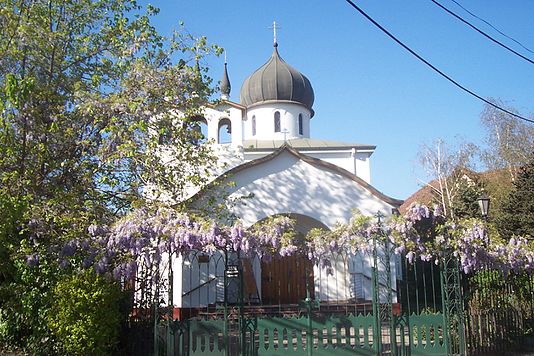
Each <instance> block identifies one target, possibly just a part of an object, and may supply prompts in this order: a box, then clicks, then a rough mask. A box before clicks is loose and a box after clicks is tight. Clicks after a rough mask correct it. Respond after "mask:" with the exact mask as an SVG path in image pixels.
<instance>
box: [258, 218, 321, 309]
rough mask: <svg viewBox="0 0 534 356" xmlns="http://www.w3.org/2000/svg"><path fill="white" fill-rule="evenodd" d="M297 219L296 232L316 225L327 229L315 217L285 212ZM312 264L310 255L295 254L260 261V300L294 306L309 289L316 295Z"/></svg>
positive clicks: (305, 232)
mask: <svg viewBox="0 0 534 356" xmlns="http://www.w3.org/2000/svg"><path fill="white" fill-rule="evenodd" d="M285 215H287V216H289V217H290V218H292V219H293V220H295V222H296V224H295V229H296V232H297V233H298V234H300V235H302V236H304V235H306V234H307V233H308V232H309V231H310V230H311V229H313V228H322V229H328V227H327V226H326V225H324V224H323V223H321V222H320V221H318V220H315V219H314V218H311V217H309V216H305V215H301V214H285ZM313 273H314V272H313V263H312V262H311V261H310V260H309V259H308V257H307V256H302V255H294V256H286V257H279V258H272V259H263V260H262V261H261V303H262V304H263V305H292V304H295V305H296V304H299V303H300V302H302V301H303V300H304V299H305V298H306V295H307V290H309V293H310V297H311V298H314V290H315V287H314V274H313Z"/></svg>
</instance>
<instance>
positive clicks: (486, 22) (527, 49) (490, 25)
mask: <svg viewBox="0 0 534 356" xmlns="http://www.w3.org/2000/svg"><path fill="white" fill-rule="evenodd" d="M451 1H452V2H453V3H455V4H456V5H458V7H460V8H461V9H462V10H464V11H465V12H467V13H468V14H469V15H471V16H473V17H474V18H476V19H478V20H480V21H482V22H484V23H485V24H486V25H488V26H489V27H491V28H492V29H494V30H495V31H497V32H498V33H499V34H501V35H503V36H504V37H506V38H508V39H509V40H512V41H514V42H515V43H517V44H518V45H520V46H521V47H523V49H524V50H526V51H529V52H530V53H534V52H533V51H532V50H530V49H529V48H528V47H526V46H525V45H523V44H522V43H521V42H519V41H518V40H516V39H514V38H513V37H511V36H508V35H507V34H506V33H504V32H502V31H501V30H499V29H498V28H497V27H495V26H493V25H492V24H491V23H490V22H488V21H486V20H484V19H483V18H482V17H479V16H477V15H476V14H474V13H472V12H471V11H469V10H468V9H466V8H465V7H463V6H462V5H461V4H460V3H459V2H457V1H456V0H451Z"/></svg>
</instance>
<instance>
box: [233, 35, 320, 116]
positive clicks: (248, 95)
mask: <svg viewBox="0 0 534 356" xmlns="http://www.w3.org/2000/svg"><path fill="white" fill-rule="evenodd" d="M240 96H241V98H240V99H241V104H242V105H244V106H246V107H249V106H252V105H254V104H261V103H264V102H269V101H292V102H297V103H300V104H302V105H304V106H306V107H307V108H308V109H310V110H312V106H313V101H314V99H315V96H314V94H313V88H312V86H311V83H310V81H309V80H308V78H306V77H305V76H304V74H302V73H300V72H299V71H298V70H296V69H295V68H293V67H291V66H290V65H289V64H287V63H286V62H285V61H284V60H283V59H282V58H280V55H279V54H278V48H277V45H276V44H275V46H274V51H273V55H272V56H271V58H270V59H269V60H268V61H267V63H265V64H264V65H263V66H261V67H260V68H259V69H258V70H256V71H255V72H254V73H252V75H251V76H249V77H248V78H247V79H245V82H244V83H243V86H242V87H241V95H240Z"/></svg>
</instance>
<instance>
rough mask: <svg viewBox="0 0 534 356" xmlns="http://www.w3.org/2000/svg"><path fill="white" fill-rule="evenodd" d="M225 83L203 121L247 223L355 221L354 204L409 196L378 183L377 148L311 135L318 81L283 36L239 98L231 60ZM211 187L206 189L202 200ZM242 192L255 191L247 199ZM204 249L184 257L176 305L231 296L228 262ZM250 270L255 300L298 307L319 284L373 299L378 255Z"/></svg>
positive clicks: (326, 294)
mask: <svg viewBox="0 0 534 356" xmlns="http://www.w3.org/2000/svg"><path fill="white" fill-rule="evenodd" d="M220 87H221V100H220V102H219V104H217V106H214V107H209V108H206V109H205V110H204V115H203V116H202V117H201V118H200V120H201V121H202V123H203V124H204V125H206V126H207V138H208V139H209V140H210V141H211V142H214V148H215V151H216V153H217V155H218V157H219V159H220V160H221V161H223V162H224V163H225V168H224V171H221V172H219V173H220V175H219V176H218V178H216V179H215V180H216V181H219V183H221V184H220V185H217V186H225V187H226V188H225V189H226V194H227V195H228V197H229V198H234V199H238V200H237V201H238V203H236V204H233V205H232V206H231V207H230V209H231V212H232V214H233V215H234V216H236V217H237V218H239V219H240V220H241V221H242V223H243V225H244V226H245V227H249V226H252V225H254V224H255V223H257V222H259V221H262V220H263V219H266V218H268V217H271V216H276V215H284V216H289V217H291V218H292V219H294V221H295V222H296V230H297V232H298V233H302V234H306V233H307V232H308V231H310V230H311V229H312V228H323V229H332V228H333V227H334V226H335V225H336V223H338V222H340V223H347V222H348V221H349V219H350V218H351V216H352V212H353V210H354V209H357V210H359V211H360V212H361V213H362V214H364V215H369V216H373V215H375V214H376V213H377V212H381V213H382V214H384V215H385V216H388V215H391V214H392V213H394V212H395V211H396V209H398V208H399V207H400V205H401V204H402V201H401V200H397V199H393V198H391V197H388V196H386V195H384V194H383V193H381V192H380V191H378V190H377V189H375V188H374V187H373V186H372V185H371V172H370V170H371V167H370V159H371V156H372V154H373V152H374V150H375V148H376V146H374V145H370V144H360V143H347V142H337V141H332V140H325V139H322V138H312V137H311V134H310V133H311V131H312V130H311V125H312V124H313V121H314V120H321V115H320V113H318V114H317V115H316V114H315V112H314V110H313V103H314V91H313V87H312V84H311V82H310V80H309V79H308V78H307V77H306V76H305V75H304V74H302V73H301V72H299V71H298V70H297V69H295V68H293V67H291V66H290V65H289V64H287V63H286V62H285V61H284V60H283V59H282V57H281V56H280V53H279V48H278V43H277V41H276V36H275V41H274V48H273V52H272V55H271V57H270V58H269V59H268V60H267V62H266V63H265V64H263V65H262V66H261V67H259V68H258V69H257V70H256V71H255V72H254V73H252V74H251V75H250V76H249V77H248V78H247V79H246V80H245V81H244V83H243V84H242V86H241V91H240V98H239V102H234V101H231V100H230V93H231V84H230V80H229V75H228V68H227V63H226V60H225V68H224V76H223V78H222V80H221V84H220ZM224 131H226V132H227V133H228V134H227V135H226V134H225V133H224ZM225 135H226V136H225ZM225 137H226V141H229V142H224V141H225V140H224V138H225ZM223 173H224V174H223ZM213 189H216V188H213ZM208 190H209V189H208ZM203 194H206V192H202V191H201V192H198V193H197V198H198V199H202V195H203ZM240 197H247V199H243V200H242V201H241V203H239V198H240ZM204 257H205V256H192V257H191V258H189V259H188V258H184V259H183V260H181V261H177V264H176V265H175V267H173V268H174V269H175V275H174V279H175V280H174V289H175V294H174V304H175V307H177V308H197V307H205V306H209V305H215V304H217V303H220V302H221V301H222V298H224V296H222V295H221V291H222V290H223V289H224V288H223V286H222V283H223V275H224V273H225V271H224V263H222V262H221V258H216V256H212V258H210V259H209V260H207V259H205V258H204ZM394 264H395V263H394V262H392V266H391V267H392V274H395V273H396V272H395V265H394ZM243 274H244V284H245V302H247V303H250V304H261V305H268V304H277V305H282V304H284V305H291V304H293V305H294V304H297V303H298V302H299V301H300V300H302V299H303V298H305V296H306V288H309V287H310V286H311V290H312V297H313V298H314V299H315V300H319V301H320V302H321V303H323V302H324V303H341V302H347V301H356V300H359V301H362V300H363V301H365V300H370V299H371V257H370V256H365V255H360V254H356V255H350V254H347V256H344V257H340V258H339V259H338V260H336V261H335V262H334V263H333V264H332V266H330V267H328V268H323V267H320V266H311V265H310V263H309V261H308V260H307V259H306V257H286V258H283V259H279V260H272V261H261V260H260V259H251V260H247V261H244V263H243ZM392 281H393V283H392V284H395V283H394V281H395V278H394V277H393V278H392ZM392 287H393V288H395V286H394V285H392Z"/></svg>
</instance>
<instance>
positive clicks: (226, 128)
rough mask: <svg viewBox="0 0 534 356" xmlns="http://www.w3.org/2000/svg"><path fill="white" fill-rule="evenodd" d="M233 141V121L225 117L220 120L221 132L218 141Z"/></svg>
mask: <svg viewBox="0 0 534 356" xmlns="http://www.w3.org/2000/svg"><path fill="white" fill-rule="evenodd" d="M230 142H232V123H231V121H230V119H227V118H224V119H221V120H220V121H219V134H218V142H217V143H230Z"/></svg>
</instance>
